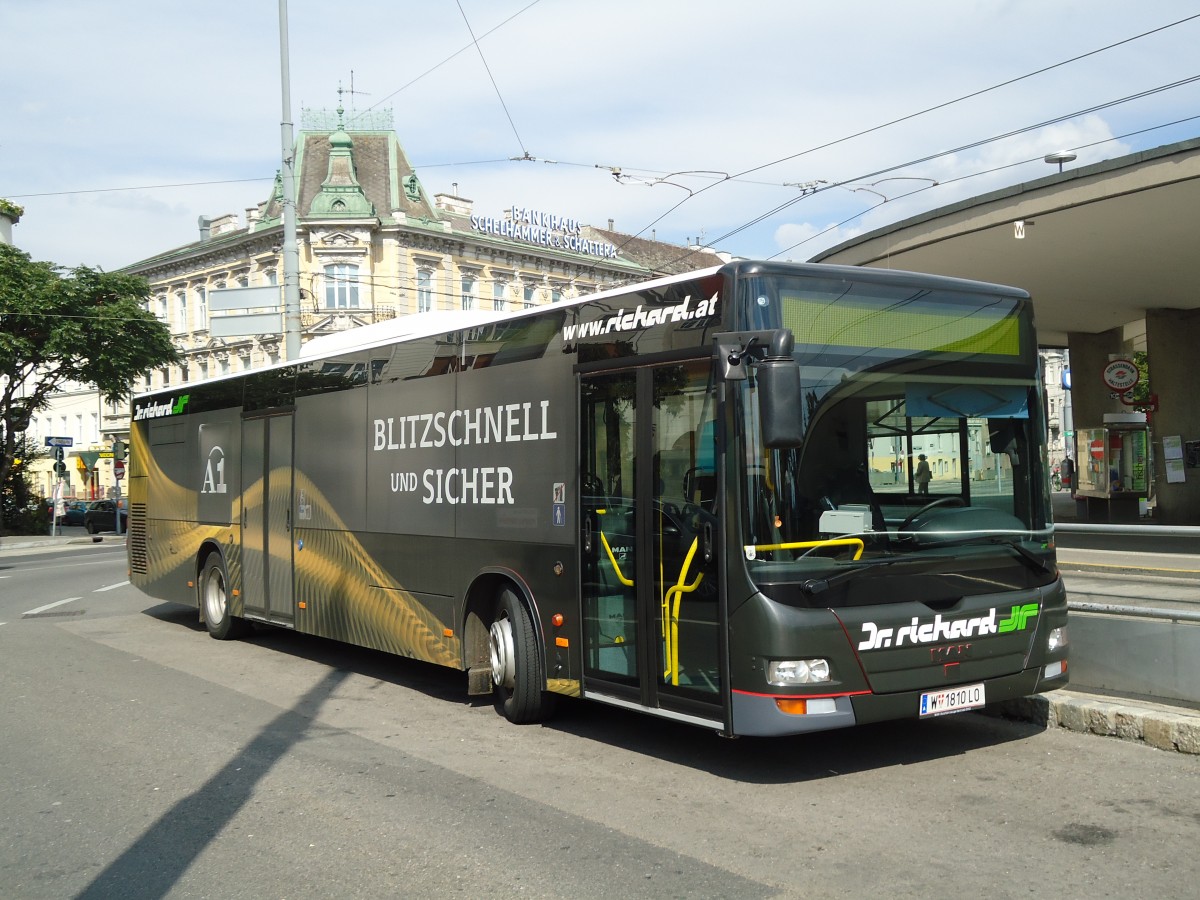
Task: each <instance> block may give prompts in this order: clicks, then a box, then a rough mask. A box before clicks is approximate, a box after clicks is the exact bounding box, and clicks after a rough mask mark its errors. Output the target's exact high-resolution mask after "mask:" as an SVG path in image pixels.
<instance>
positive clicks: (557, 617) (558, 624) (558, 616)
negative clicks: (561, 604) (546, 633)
mask: <svg viewBox="0 0 1200 900" xmlns="http://www.w3.org/2000/svg"><path fill="white" fill-rule="evenodd" d="M550 621H551V622H553V623H554V627H555V628H562V623H563V621H564V620H563V614H562V613H555V614H554V615H553V616H551V617H550Z"/></svg>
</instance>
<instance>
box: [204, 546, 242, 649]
mask: <svg viewBox="0 0 1200 900" xmlns="http://www.w3.org/2000/svg"><path fill="white" fill-rule="evenodd" d="M197 589H198V590H199V592H200V615H201V616H202V617H203V619H204V627H205V628H207V629H208V633H209V634H210V635H211V636H212V637H214V638H216V639H217V640H218V641H227V640H231V639H232V638H236V637H240V636H241V635H243V634H245V632H246V630H247V625H246V623H245V622H243V621H242V620H241V619H238V618H235V617H234V615H233V614H232V613H231V612H230V611H229V578H228V577H227V576H226V574H225V562H224V560H222V559H221V554H219V553H210V554H209V555H208V558H207V559H206V560H204V568H202V569H201V570H200V581H199V583H198V584H197Z"/></svg>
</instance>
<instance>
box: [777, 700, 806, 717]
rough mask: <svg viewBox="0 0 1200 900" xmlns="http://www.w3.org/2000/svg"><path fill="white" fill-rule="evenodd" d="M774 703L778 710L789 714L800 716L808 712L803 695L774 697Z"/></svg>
mask: <svg viewBox="0 0 1200 900" xmlns="http://www.w3.org/2000/svg"><path fill="white" fill-rule="evenodd" d="M775 705H776V706H778V707H779V711H780V712H783V713H787V714H788V715H790V716H802V715H804V714H805V713H807V712H808V701H807V700H805V699H804V698H803V697H776V698H775Z"/></svg>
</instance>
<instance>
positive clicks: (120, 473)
mask: <svg viewBox="0 0 1200 900" xmlns="http://www.w3.org/2000/svg"><path fill="white" fill-rule="evenodd" d="M124 477H125V462H124V461H123V460H120V459H118V460H114V461H113V478H116V479H117V480H120V479H122V478H124Z"/></svg>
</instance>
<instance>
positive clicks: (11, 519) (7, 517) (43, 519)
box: [0, 436, 50, 534]
mask: <svg viewBox="0 0 1200 900" xmlns="http://www.w3.org/2000/svg"><path fill="white" fill-rule="evenodd" d="M16 452H17V458H18V459H20V460H21V465H19V466H12V467H10V468H9V470H8V474H7V475H6V476H5V477H4V480H3V482H0V523H3V526H4V527H3V533H5V534H45V533H46V532H47V531H48V530H49V528H50V513H49V512H48V511H47V509H46V505H45V504H44V503H42V502H41V499H40V498H39V497H38V496H37V495H35V494H34V492H33V490H32V489H31V488H30V486H29V477H28V474H27V473H28V471H29V463H31V462H32V461H33V460H35V459H39V458H41V457H42V456H44V455H45V454H44V453H42V452H40V451H39V450H38V449H37V448H36V447H34V446H33V442H32V441H30V440H28V439H27V438H25V437H24V436H22V437H20V438H18V440H17V448H16Z"/></svg>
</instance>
